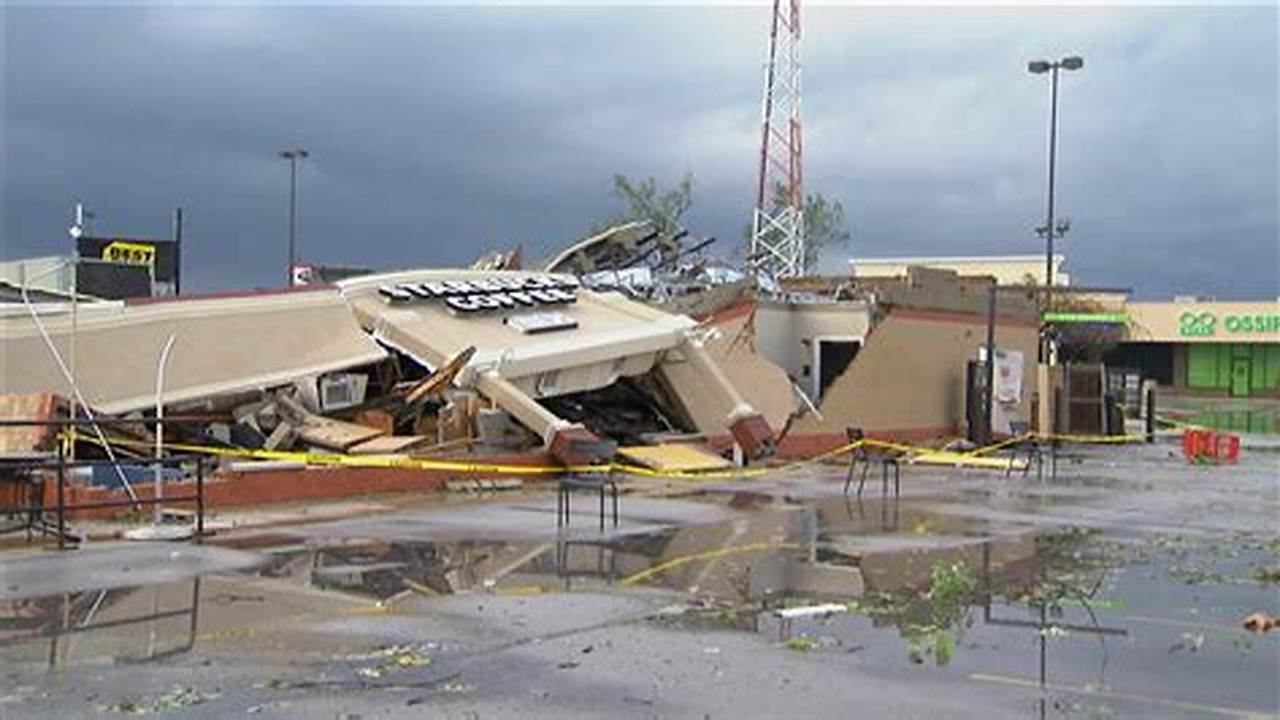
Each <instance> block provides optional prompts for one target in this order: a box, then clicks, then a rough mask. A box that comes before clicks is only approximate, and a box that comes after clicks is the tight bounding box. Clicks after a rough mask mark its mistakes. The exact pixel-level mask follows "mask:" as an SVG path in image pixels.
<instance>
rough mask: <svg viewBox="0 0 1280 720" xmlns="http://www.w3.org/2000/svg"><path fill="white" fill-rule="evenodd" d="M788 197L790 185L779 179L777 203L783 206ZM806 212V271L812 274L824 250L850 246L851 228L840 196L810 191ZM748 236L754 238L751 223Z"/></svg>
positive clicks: (804, 210)
mask: <svg viewBox="0 0 1280 720" xmlns="http://www.w3.org/2000/svg"><path fill="white" fill-rule="evenodd" d="M786 201H787V188H786V186H785V185H783V184H782V183H778V184H777V185H776V186H774V189H773V202H774V207H775V208H781V207H782V206H783V205H784V204H785V203H786ZM803 212H804V271H805V273H806V274H808V273H811V272H813V271H814V270H815V269H817V267H818V263H819V262H820V261H821V260H822V255H823V253H825V252H826V251H828V250H833V249H837V248H845V247H848V246H849V230H848V229H847V228H846V227H845V219H844V205H843V204H842V203H841V202H840V201H839V200H831V199H828V198H827V197H826V196H825V195H823V194H822V193H814V194H811V195H806V196H805V198H804V206H803ZM773 232H776V231H773ZM746 236H747V240H748V241H750V239H751V226H750V225H748V226H747V229H746Z"/></svg>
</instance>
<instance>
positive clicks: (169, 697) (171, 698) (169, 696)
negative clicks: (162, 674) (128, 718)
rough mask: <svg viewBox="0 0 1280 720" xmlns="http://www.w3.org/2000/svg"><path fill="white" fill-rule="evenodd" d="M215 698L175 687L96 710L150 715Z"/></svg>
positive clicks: (215, 696)
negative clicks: (160, 693) (153, 695)
mask: <svg viewBox="0 0 1280 720" xmlns="http://www.w3.org/2000/svg"><path fill="white" fill-rule="evenodd" d="M217 697H218V695H217V694H216V693H204V692H201V691H199V690H195V689H193V688H191V687H187V686H177V687H174V688H173V689H172V690H170V691H169V692H167V693H165V694H163V695H159V696H157V697H154V698H145V697H143V698H125V699H123V700H119V701H117V702H114V703H110V704H106V705H99V706H98V709H99V710H101V711H103V712H115V713H121V714H124V715H152V714H155V713H163V712H169V711H170V710H180V709H182V708H185V707H190V706H192V705H199V704H201V703H204V702H207V701H209V700H213V699H215V698H217Z"/></svg>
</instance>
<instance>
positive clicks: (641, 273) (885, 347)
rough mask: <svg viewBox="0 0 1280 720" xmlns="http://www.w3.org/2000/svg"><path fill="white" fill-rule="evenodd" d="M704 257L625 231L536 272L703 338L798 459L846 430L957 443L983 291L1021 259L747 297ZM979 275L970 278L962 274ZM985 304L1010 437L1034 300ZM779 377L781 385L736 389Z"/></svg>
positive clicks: (1018, 413)
mask: <svg viewBox="0 0 1280 720" xmlns="http://www.w3.org/2000/svg"><path fill="white" fill-rule="evenodd" d="M708 244H709V243H708V242H707V241H705V240H690V239H689V236H688V234H687V233H685V232H683V231H677V232H671V233H665V234H663V233H657V232H654V231H653V230H652V229H651V228H650V227H649V225H647V224H646V223H628V224H624V225H620V226H617V227H615V228H610V229H608V230H606V231H604V232H601V233H598V234H596V235H593V236H591V237H589V238H586V239H585V240H582V241H580V242H577V243H573V244H571V245H569V246H568V247H567V248H566V249H565V250H564V251H562V252H560V253H559V254H557V255H556V256H555V257H554V258H553V259H552V260H551V261H549V263H548V264H547V267H548V269H563V270H568V271H572V272H575V273H577V274H579V275H580V276H581V277H582V278H583V282H585V283H588V284H591V285H593V286H598V287H609V288H613V289H617V290H619V291H621V292H625V293H627V294H628V295H630V296H631V297H634V298H636V299H638V300H641V301H643V302H645V303H647V304H649V305H652V306H653V307H657V308H661V309H664V310H668V311H671V312H675V313H681V314H687V315H689V316H691V317H694V318H697V319H699V320H700V321H701V322H703V323H704V324H705V325H706V326H708V327H709V328H714V329H715V332H714V333H713V335H712V339H711V340H709V341H708V349H709V350H710V351H711V352H712V354H713V355H715V356H716V357H717V359H718V360H719V362H720V364H721V367H722V368H723V369H724V371H725V373H726V374H727V375H729V376H730V377H732V378H734V379H735V380H738V381H740V382H742V383H744V384H743V385H742V386H744V387H751V388H753V392H759V393H760V394H761V397H756V396H753V399H754V400H757V401H758V402H760V403H761V405H768V406H770V407H779V408H782V407H785V408H787V411H786V412H787V413H789V414H788V418H789V419H790V422H788V423H786V424H785V425H786V427H785V442H784V443H783V445H784V446H785V447H784V450H785V451H786V452H787V453H788V454H800V455H804V454H808V453H810V452H812V451H816V450H820V449H826V448H829V447H833V446H835V445H838V444H840V443H841V442H843V441H844V439H845V438H846V437H847V430H848V429H850V428H858V429H861V430H863V431H864V432H868V433H871V434H874V435H876V436H880V437H890V438H897V439H905V440H928V439H934V438H945V437H953V436H956V435H964V434H966V432H967V431H968V429H969V427H970V426H971V425H974V424H976V423H977V422H978V418H975V417H974V414H975V412H978V408H975V407H973V405H974V402H975V400H977V399H978V397H979V396H980V392H978V389H977V388H974V387H973V383H974V381H975V380H980V378H978V377H976V376H975V373H977V371H978V370H979V369H980V367H981V365H980V364H979V363H980V361H981V359H982V358H983V357H985V355H984V353H985V349H986V348H985V343H986V337H987V323H988V294H989V290H990V289H991V288H992V287H993V286H994V285H995V284H997V283H1001V282H1002V281H1008V280H1010V279H1013V280H1020V279H1021V278H1022V274H1024V273H1025V271H1026V270H1027V269H1028V268H1031V264H1030V261H1026V262H1023V261H1024V260H1025V259H1024V258H1018V260H1019V263H1018V264H1017V265H1016V267H1015V268H1014V269H1013V270H1010V271H1008V272H1004V273H991V272H986V270H985V268H986V267H987V266H980V264H978V263H976V262H971V263H969V264H968V265H964V264H956V263H952V264H951V265H945V264H944V265H941V266H939V267H936V268H935V267H933V266H925V264H924V260H922V259H920V261H919V262H916V261H915V260H913V259H906V260H902V261H900V262H896V261H895V262H896V264H895V265H893V267H892V268H891V269H892V270H893V271H892V272H869V271H866V270H865V268H864V269H861V270H859V271H858V272H851V273H850V274H849V275H844V276H830V277H816V276H815V277H804V278H793V279H789V280H785V281H783V282H782V283H781V284H776V283H773V282H771V281H770V280H769V279H768V278H762V279H760V280H759V283H762V284H757V281H756V280H755V279H753V278H750V277H747V276H744V275H743V274H742V273H739V272H736V271H734V270H732V269H731V268H727V267H724V266H720V265H718V264H717V263H716V262H715V261H713V260H710V259H708V258H705V257H702V256H701V255H700V252H701V251H702V250H703V249H704V248H705V247H706V246H707V245H708ZM1059 262H1060V260H1059ZM864 264H865V261H864ZM952 265H955V267H952ZM988 265H989V264H988ZM979 266H980V267H981V269H983V272H981V273H978V274H976V275H974V274H962V272H961V271H962V270H972V267H979ZM1006 275H1008V277H1006ZM996 303H997V305H996V314H995V317H994V329H993V332H994V340H995V347H996V353H995V356H996V364H997V373H996V401H995V403H994V405H993V408H992V418H991V420H990V421H989V424H990V427H992V428H993V429H994V430H996V431H997V432H1002V433H1010V432H1012V431H1013V430H1014V428H1016V427H1021V426H1023V425H1024V424H1028V423H1031V422H1032V420H1033V418H1034V417H1035V410H1036V403H1037V402H1038V398H1036V397H1035V394H1034V393H1033V392H1032V391H1031V389H1030V388H1031V384H1032V383H1031V380H1032V379H1033V378H1035V377H1036V372H1037V368H1036V365H1037V351H1038V343H1039V338H1040V330H1041V328H1040V319H1039V315H1038V307H1037V304H1036V298H1035V294H1034V292H1033V291H1030V290H1028V291H1024V292H1007V291H1006V292H1001V293H999V294H998V295H997V298H996ZM748 365H751V366H753V367H751V369H750V370H748V369H747V367H746V366H748ZM761 365H763V366H767V367H768V368H771V369H772V370H773V372H772V373H770V372H769V371H768V370H766V371H763V372H762V371H761V367H760V366H761ZM778 370H781V372H782V374H783V375H784V376H785V378H786V380H785V383H782V382H777V381H772V382H752V381H751V380H748V379H746V378H745V377H744V376H746V375H749V374H753V373H754V374H758V375H770V376H771V377H776V374H777V371H778ZM1024 378H1025V379H1026V381H1027V382H1026V383H1024ZM1024 385H1025V387H1024ZM786 386H790V387H786Z"/></svg>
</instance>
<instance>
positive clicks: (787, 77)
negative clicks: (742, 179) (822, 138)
mask: <svg viewBox="0 0 1280 720" xmlns="http://www.w3.org/2000/svg"><path fill="white" fill-rule="evenodd" d="M763 125H764V127H763V129H762V136H761V140H760V183H759V185H758V186H757V188H756V207H755V210H754V211H753V212H752V213H751V254H750V259H751V264H752V266H753V267H754V269H755V272H756V274H757V275H758V276H759V275H764V276H768V277H771V278H784V277H796V276H799V275H802V274H804V255H805V253H804V190H803V185H802V183H801V177H802V176H801V172H800V0H773V23H772V26H771V28H770V31H769V65H768V67H767V68H766V69H765V81H764V123H763Z"/></svg>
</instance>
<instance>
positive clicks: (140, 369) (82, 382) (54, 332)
mask: <svg viewBox="0 0 1280 720" xmlns="http://www.w3.org/2000/svg"><path fill="white" fill-rule="evenodd" d="M69 308H70V305H69V304H62V305H44V306H41V308H40V313H41V321H42V323H43V325H44V329H45V330H46V331H47V332H48V333H49V336H50V340H51V341H52V343H53V346H54V347H55V348H57V351H58V356H60V357H61V358H62V360H63V362H65V363H66V364H67V365H68V366H69V368H70V367H74V368H75V373H74V376H75V378H76V384H77V386H78V387H79V389H80V391H81V392H82V393H83V394H84V397H85V400H86V401H87V402H88V403H89V404H91V405H92V406H93V407H94V408H95V409H97V410H99V411H102V412H107V413H119V412H128V411H131V410H139V409H143V408H149V407H152V406H153V405H154V403H155V386H156V375H157V367H158V364H159V360H160V355H161V352H162V350H163V348H164V346H165V343H166V341H167V340H168V338H169V336H173V338H174V344H173V348H172V350H171V352H170V356H169V360H168V363H167V365H166V367H165V377H164V401H165V402H166V403H174V402H184V401H188V400H196V399H201V398H205V397H209V396H213V395H221V394H229V393H234V392H243V391H248V390H256V389H262V388H269V387H273V386H275V385H283V384H286V383H291V382H293V381H294V380H296V379H298V378H302V377H307V376H311V375H319V374H321V373H324V372H329V371H333V370H340V369H344V368H349V367H354V366H357V365H363V364H366V363H371V362H375V361H378V360H382V359H383V358H385V357H386V353H385V352H384V351H383V350H382V348H380V347H379V346H378V345H377V343H375V342H373V340H371V339H370V338H369V337H368V336H367V335H365V333H363V332H361V330H360V326H359V325H357V324H356V320H355V317H354V316H353V315H352V314H351V310H350V308H349V307H348V306H347V304H346V303H345V302H344V301H343V300H342V297H341V296H339V295H338V293H336V292H334V291H332V290H309V291H306V292H291V293H272V294H265V295H250V296H245V297H221V298H208V299H184V300H181V301H163V302H154V303H145V304H137V305H132V304H125V303H118V302H110V303H105V302H104V303H97V302H95V303H88V304H85V305H84V306H83V307H80V308H78V311H77V315H76V317H75V318H73V317H72V316H71V313H70V311H69ZM73 331H74V332H73ZM73 335H74V343H73ZM73 345H74V348H75V351H74V353H73V352H72V346H73ZM41 392H50V393H56V394H58V395H62V396H64V397H69V396H70V395H71V394H72V389H71V387H70V385H69V383H67V381H66V379H65V376H64V375H63V374H62V372H61V371H60V370H59V367H58V364H57V358H55V356H54V354H53V353H52V352H51V351H50V350H49V347H48V346H47V344H46V343H45V340H44V337H43V336H42V335H41V333H40V330H39V328H38V326H37V325H36V324H35V322H34V321H33V320H32V319H31V316H30V315H29V314H28V313H27V310H26V308H24V307H21V306H18V307H10V308H6V309H4V310H3V311H0V394H27V393H41Z"/></svg>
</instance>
